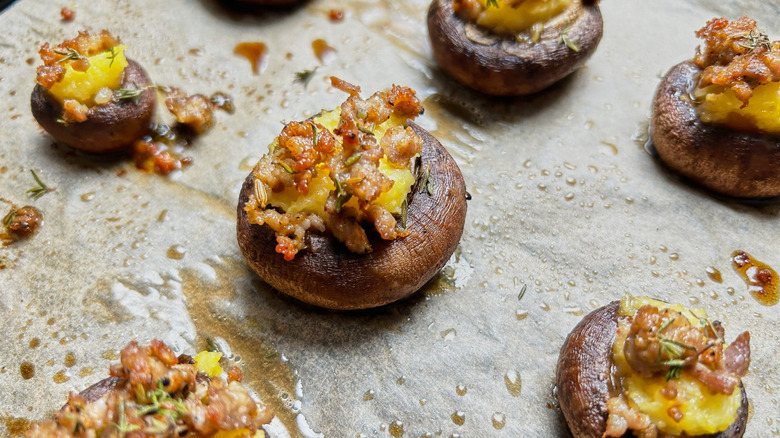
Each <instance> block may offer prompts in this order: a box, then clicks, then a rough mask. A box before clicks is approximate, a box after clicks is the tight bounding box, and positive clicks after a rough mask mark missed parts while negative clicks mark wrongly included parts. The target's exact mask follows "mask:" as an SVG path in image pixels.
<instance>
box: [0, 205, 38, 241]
mask: <svg viewBox="0 0 780 438" xmlns="http://www.w3.org/2000/svg"><path fill="white" fill-rule="evenodd" d="M3 222H4V224H3V225H5V226H6V227H7V228H8V230H9V231H11V232H12V233H14V234H16V235H17V236H22V237H27V236H31V235H32V234H33V233H35V230H37V229H38V227H40V226H41V224H42V223H43V214H42V213H41V212H40V210H38V209H37V208H35V207H33V206H30V205H26V206H24V207H22V208H20V209H18V210H16V211H12V212H11V213H9V214H8V215H7V216H5V218H4V221H3Z"/></svg>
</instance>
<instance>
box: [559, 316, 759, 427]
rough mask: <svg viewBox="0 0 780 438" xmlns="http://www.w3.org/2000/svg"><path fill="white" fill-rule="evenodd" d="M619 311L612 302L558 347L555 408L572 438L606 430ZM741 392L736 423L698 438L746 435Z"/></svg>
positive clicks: (745, 404) (744, 402)
mask: <svg viewBox="0 0 780 438" xmlns="http://www.w3.org/2000/svg"><path fill="white" fill-rule="evenodd" d="M619 307H620V301H613V302H611V303H609V304H607V305H606V306H604V307H601V308H599V309H596V310H594V311H593V312H591V313H590V314H588V315H587V316H586V317H585V318H583V320H582V321H580V323H579V324H577V326H576V327H574V330H572V332H571V333H570V334H569V336H568V337H567V338H566V341H565V342H564V343H563V347H561V353H560V356H558V369H557V372H556V382H555V385H556V387H557V393H558V404H559V405H560V407H561V411H562V412H563V416H564V417H565V418H566V423H568V424H569V429H570V430H571V433H572V435H573V436H574V438H601V437H602V435H603V434H604V431H605V430H606V427H607V416H608V413H607V400H609V398H610V392H609V387H610V385H611V383H610V379H611V366H612V345H613V344H614V343H615V337H616V336H617V326H618V323H617V316H618V308H619ZM740 389H741V391H742V404H741V405H740V406H739V409H738V410H737V419H736V420H735V421H734V422H733V423H731V426H729V428H728V429H726V430H725V431H723V432H719V433H716V434H713V435H698V436H697V437H698V438H740V437H741V436H742V435H743V434H744V433H745V425H746V423H747V416H748V399H747V394H746V393H745V387H744V386H742V384H740ZM697 437H691V438H697Z"/></svg>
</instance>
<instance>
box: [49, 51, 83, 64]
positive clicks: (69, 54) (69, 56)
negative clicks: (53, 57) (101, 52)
mask: <svg viewBox="0 0 780 438" xmlns="http://www.w3.org/2000/svg"><path fill="white" fill-rule="evenodd" d="M54 53H56V54H58V55H63V56H65V57H64V58H62V59H60V60H59V61H57V62H65V61H70V60H76V59H86V58H87V57H86V56H84V55H82V54H81V53H79V52H78V51H77V50H76V49H71V48H67V49H65V50H55V51H54Z"/></svg>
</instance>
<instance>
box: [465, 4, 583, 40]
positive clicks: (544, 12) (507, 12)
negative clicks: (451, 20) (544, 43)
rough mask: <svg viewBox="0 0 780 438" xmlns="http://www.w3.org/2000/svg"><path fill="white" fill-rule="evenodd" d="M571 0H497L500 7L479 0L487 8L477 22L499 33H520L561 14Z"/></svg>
mask: <svg viewBox="0 0 780 438" xmlns="http://www.w3.org/2000/svg"><path fill="white" fill-rule="evenodd" d="M571 1H572V0H526V1H521V2H519V4H517V3H518V2H517V1H514V2H512V1H509V0H496V3H497V4H498V7H495V6H490V7H488V6H487V0H479V2H480V3H482V6H484V7H485V10H484V11H483V12H482V13H480V14H479V17H477V24H478V25H480V26H482V27H486V28H488V29H492V30H493V31H495V32H499V33H519V32H523V31H525V30H528V29H530V28H531V27H532V26H533V25H535V24H537V23H544V22H545V21H547V20H549V19H551V18H553V17H554V16H556V15H558V14H560V13H561V12H563V11H564V10H565V9H566V8H567V7H568V6H569V5H570V4H571ZM513 3H515V4H516V5H513Z"/></svg>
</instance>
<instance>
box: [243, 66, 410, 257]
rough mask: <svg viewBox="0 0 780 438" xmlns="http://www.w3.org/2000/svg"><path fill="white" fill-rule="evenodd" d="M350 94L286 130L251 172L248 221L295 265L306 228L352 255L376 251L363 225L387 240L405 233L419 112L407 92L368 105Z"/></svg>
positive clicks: (345, 86) (341, 85)
mask: <svg viewBox="0 0 780 438" xmlns="http://www.w3.org/2000/svg"><path fill="white" fill-rule="evenodd" d="M331 82H332V84H333V86H334V87H336V88H338V89H340V90H342V91H345V92H347V93H349V97H348V98H347V100H346V101H345V102H344V103H343V104H342V105H341V107H340V108H338V109H336V110H333V111H326V112H323V113H322V114H321V115H319V116H317V117H315V118H313V119H310V120H305V121H302V122H291V123H288V124H287V125H285V127H284V128H283V129H282V133H281V134H280V135H279V137H277V138H276V139H275V140H274V141H273V143H271V145H270V146H269V152H268V154H266V155H264V156H263V157H262V158H261V159H260V161H259V162H258V163H257V165H256V166H255V168H254V171H253V174H254V193H253V194H252V195H251V196H250V197H249V201H248V202H247V203H246V205H245V207H244V210H245V211H246V212H247V217H248V220H249V222H250V223H253V224H257V225H263V224H266V225H268V226H270V227H271V228H272V229H273V230H274V232H275V233H276V241H277V246H276V251H277V252H278V253H280V254H283V255H284V258H285V260H288V261H289V260H293V259H294V258H295V255H296V254H297V253H298V251H300V250H302V249H304V248H305V247H306V244H305V236H306V232H307V231H309V230H313V231H317V232H320V233H323V232H326V231H327V232H330V233H331V234H332V235H333V236H334V237H336V238H337V239H338V240H339V241H341V242H342V243H344V245H345V246H346V247H347V248H348V249H349V250H350V251H352V252H354V253H359V254H364V253H367V252H370V251H371V244H370V243H369V240H368V235H367V234H366V230H365V229H364V228H363V224H368V225H369V226H370V227H371V228H373V229H374V230H376V232H377V233H378V234H379V236H380V237H381V238H382V239H385V240H393V239H396V238H398V237H403V236H405V235H407V234H408V232H407V231H406V230H405V225H406V224H405V222H406V208H407V196H408V195H409V193H410V191H411V187H412V185H414V183H415V181H416V175H415V173H414V170H415V169H414V168H415V160H416V157H417V156H419V154H420V151H421V150H422V145H423V140H422V138H420V136H418V135H417V134H416V133H415V132H414V131H413V130H412V129H411V128H410V127H408V126H406V125H407V120H410V119H414V118H415V117H416V116H417V115H419V114H420V113H421V112H422V107H421V106H420V101H419V100H418V99H417V97H416V95H415V92H414V91H413V90H411V89H409V88H405V87H400V86H397V85H394V86H393V88H391V89H390V90H387V91H381V92H377V93H375V94H374V95H373V96H371V97H369V98H368V99H365V100H364V99H362V98H361V97H360V96H359V92H360V88H359V87H356V86H354V85H351V84H349V83H347V82H344V81H342V80H340V79H338V78H331Z"/></svg>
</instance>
